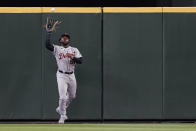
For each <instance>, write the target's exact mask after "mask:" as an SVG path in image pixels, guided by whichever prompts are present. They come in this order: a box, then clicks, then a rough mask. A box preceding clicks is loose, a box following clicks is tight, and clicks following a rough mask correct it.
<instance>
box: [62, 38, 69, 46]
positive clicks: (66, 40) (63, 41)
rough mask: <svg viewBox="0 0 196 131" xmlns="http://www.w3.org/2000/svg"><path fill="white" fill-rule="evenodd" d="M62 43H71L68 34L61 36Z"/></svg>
mask: <svg viewBox="0 0 196 131" xmlns="http://www.w3.org/2000/svg"><path fill="white" fill-rule="evenodd" d="M60 43H62V44H63V45H67V44H69V38H68V37H67V36H63V37H61V39H60Z"/></svg>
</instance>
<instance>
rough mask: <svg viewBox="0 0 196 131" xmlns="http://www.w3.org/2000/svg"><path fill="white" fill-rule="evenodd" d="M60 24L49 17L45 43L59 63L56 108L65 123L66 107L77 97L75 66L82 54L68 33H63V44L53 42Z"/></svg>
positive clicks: (61, 120)
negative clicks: (70, 43) (53, 36)
mask: <svg viewBox="0 0 196 131" xmlns="http://www.w3.org/2000/svg"><path fill="white" fill-rule="evenodd" d="M58 24H60V22H59V21H55V20H52V19H48V18H47V23H46V26H45V28H46V31H47V35H46V43H45V44H46V48H47V49H48V50H50V51H52V52H53V54H54V56H55V58H56V62H57V65H58V70H57V73H56V77H57V83H58V92H59V106H58V107H57V108H56V111H57V113H59V115H60V119H59V121H58V123H60V124H63V123H64V121H65V120H67V119H68V117H67V114H66V109H67V107H68V106H69V104H70V103H71V101H72V100H73V99H74V98H75V97H76V79H75V75H74V68H75V64H81V63H82V55H81V54H80V52H79V50H78V49H77V48H74V47H71V46H70V45H69V42H70V36H69V35H68V34H67V33H64V34H62V35H61V37H60V39H59V43H60V44H61V46H58V45H54V44H51V34H52V32H53V31H54V30H55V28H56V26H57V25H58Z"/></svg>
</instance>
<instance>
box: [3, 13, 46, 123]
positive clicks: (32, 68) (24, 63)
mask: <svg viewBox="0 0 196 131" xmlns="http://www.w3.org/2000/svg"><path fill="white" fill-rule="evenodd" d="M0 18H1V20H0V25H1V30H0V36H1V44H0V45H1V51H0V60H1V68H0V72H1V75H0V79H1V86H0V119H29V118H31V119H39V118H41V115H42V114H41V112H42V108H41V105H42V86H43V85H42V74H41V71H42V70H41V66H42V64H41V61H42V59H41V58H42V57H41V54H42V53H41V47H42V44H41V43H42V31H41V14H28V15H27V14H0Z"/></svg>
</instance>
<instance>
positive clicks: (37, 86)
mask: <svg viewBox="0 0 196 131" xmlns="http://www.w3.org/2000/svg"><path fill="white" fill-rule="evenodd" d="M48 16H49V17H53V18H55V19H58V20H60V21H63V23H62V24H61V25H60V26H59V28H57V30H56V32H54V33H53V36H52V39H53V40H54V43H57V44H58V42H57V40H58V39H59V36H60V35H61V34H62V33H63V32H65V31H66V32H68V33H69V34H70V35H71V46H74V47H77V48H78V49H79V50H80V51H81V53H82V55H83V57H84V63H83V64H82V65H79V66H77V67H76V78H77V82H78V89H77V98H76V99H75V100H74V101H73V103H72V104H71V105H70V108H69V109H68V115H69V118H70V119H71V120H103V119H105V120H109V119H110V120H113V119H123V120H129V119H187V120H188V119H196V104H194V99H196V95H195V92H196V88H195V87H196V82H195V78H196V69H195V66H196V62H195V56H196V53H195V47H196V46H195V43H196V37H195V34H196V33H195V32H196V24H195V23H196V8H195V7H179V8H176V7H175V8H174V7H172V8H168V7H163V8H162V7H153V8H150V7H147V8H142V7H140V8H107V7H106V8H55V11H54V12H51V8H45V7H44V8H39V7H36V8H3V7H2V8H0V18H1V21H0V25H2V27H1V30H0V35H1V49H2V51H1V52H0V53H1V54H0V60H1V65H0V67H1V68H0V70H1V75H0V80H1V86H0V119H41V120H49V119H57V118H58V115H57V113H56V112H55V108H56V106H57V105H58V91H57V83H56V69H57V66H56V62H55V58H54V57H53V55H52V54H51V52H49V51H48V50H46V49H45V45H44V41H45V35H46V34H45V30H44V23H45V22H46V18H47V17H48Z"/></svg>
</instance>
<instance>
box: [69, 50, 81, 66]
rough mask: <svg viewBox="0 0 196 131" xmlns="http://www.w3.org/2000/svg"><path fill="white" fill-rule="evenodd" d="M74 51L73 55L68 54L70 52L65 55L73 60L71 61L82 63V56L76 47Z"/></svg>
mask: <svg viewBox="0 0 196 131" xmlns="http://www.w3.org/2000/svg"><path fill="white" fill-rule="evenodd" d="M74 52H75V53H74V55H73V54H70V53H67V56H68V57H69V58H70V59H71V60H72V61H73V63H76V64H82V62H83V57H82V55H81V54H80V52H79V50H78V49H77V48H75V49H74Z"/></svg>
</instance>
